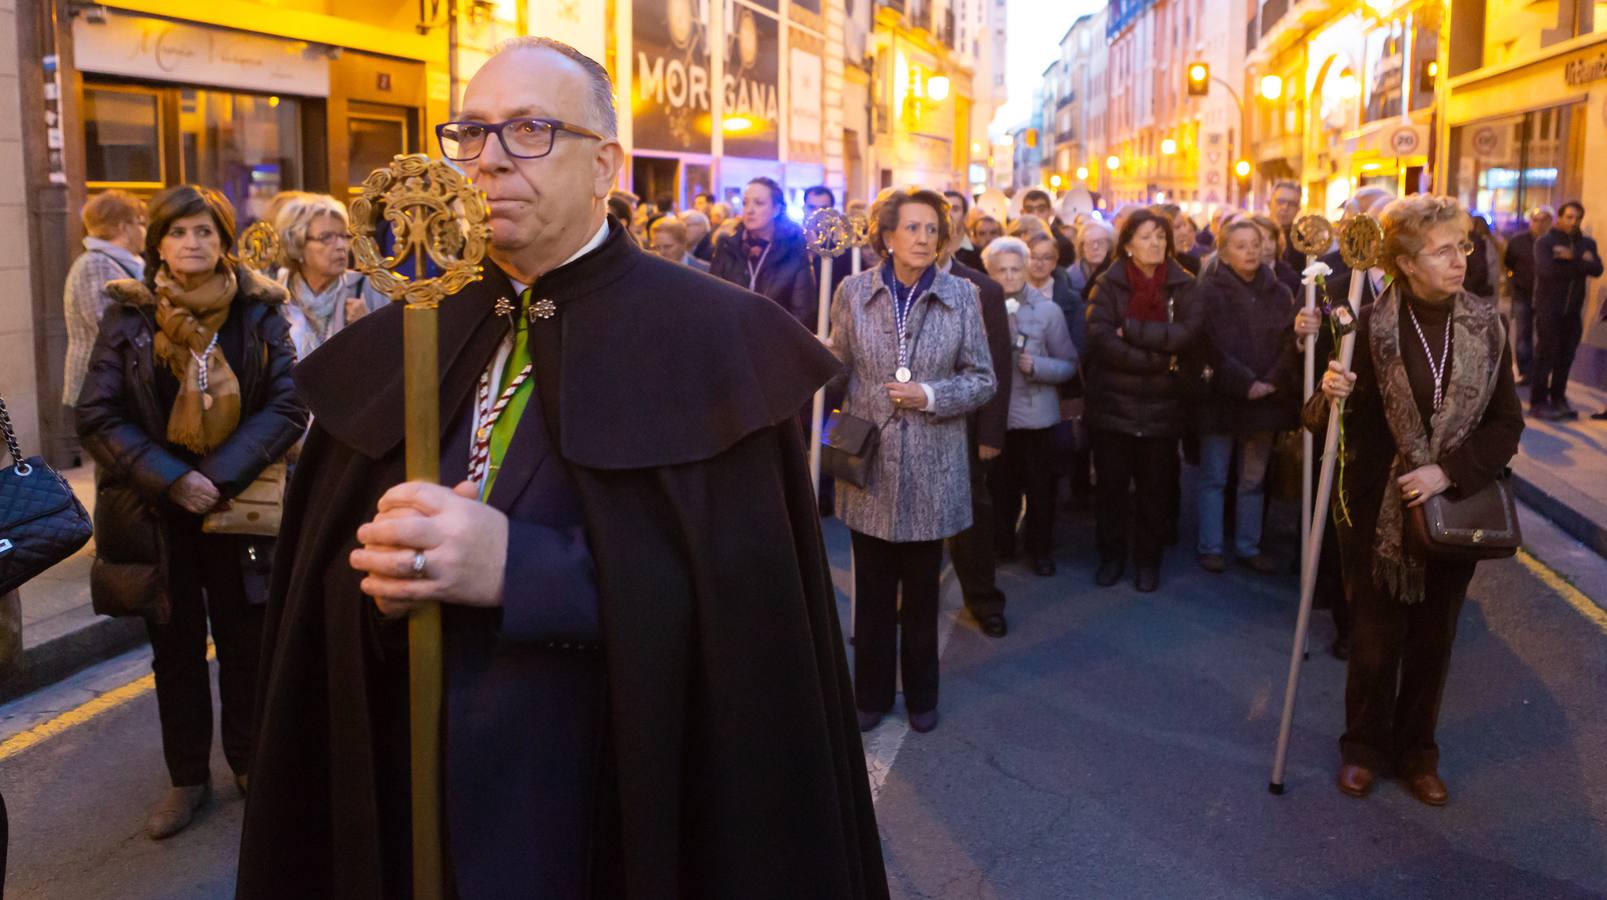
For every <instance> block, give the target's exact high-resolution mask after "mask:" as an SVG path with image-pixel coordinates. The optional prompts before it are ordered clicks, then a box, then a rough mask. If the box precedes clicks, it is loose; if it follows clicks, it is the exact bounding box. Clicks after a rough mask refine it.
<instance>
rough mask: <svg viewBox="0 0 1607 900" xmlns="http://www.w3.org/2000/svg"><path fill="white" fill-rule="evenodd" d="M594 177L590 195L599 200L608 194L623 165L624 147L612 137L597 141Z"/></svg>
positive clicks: (616, 180)
mask: <svg viewBox="0 0 1607 900" xmlns="http://www.w3.org/2000/svg"><path fill="white" fill-rule="evenodd" d="M595 165H596V177H595V178H594V179H593V182H592V196H594V197H596V198H597V199H599V200H601V199H603V198H605V197H607V196H608V192H609V191H611V190H613V189H614V185H615V184H616V183H617V182H618V180H619V170H620V169H621V168H623V167H624V166H625V148H624V147H622V146H620V144H619V141H617V140H614V139H612V138H610V139H608V140H605V141H599V142H598V143H597V156H596V157H595Z"/></svg>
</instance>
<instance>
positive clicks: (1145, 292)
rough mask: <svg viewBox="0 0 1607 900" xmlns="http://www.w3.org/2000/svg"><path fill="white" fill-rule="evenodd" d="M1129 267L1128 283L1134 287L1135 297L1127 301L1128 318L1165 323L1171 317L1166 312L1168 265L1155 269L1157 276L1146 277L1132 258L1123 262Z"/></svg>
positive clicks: (1164, 264)
mask: <svg viewBox="0 0 1607 900" xmlns="http://www.w3.org/2000/svg"><path fill="white" fill-rule="evenodd" d="M1123 264H1124V265H1126V266H1127V283H1128V284H1130V285H1132V288H1133V296H1132V299H1130V300H1128V301H1127V318H1129V319H1137V320H1139V321H1141V322H1165V321H1168V320H1169V319H1170V318H1171V317H1170V316H1168V315H1167V312H1166V263H1164V262H1163V263H1161V264H1160V265H1158V266H1156V267H1155V274H1153V275H1151V276H1149V277H1148V278H1146V277H1144V270H1143V269H1140V268H1139V267H1138V264H1137V263H1135V262H1133V260H1132V258H1131V257H1128V258H1127V259H1126V260H1124V261H1123Z"/></svg>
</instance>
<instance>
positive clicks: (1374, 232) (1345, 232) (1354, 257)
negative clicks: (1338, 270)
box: [1339, 213, 1384, 271]
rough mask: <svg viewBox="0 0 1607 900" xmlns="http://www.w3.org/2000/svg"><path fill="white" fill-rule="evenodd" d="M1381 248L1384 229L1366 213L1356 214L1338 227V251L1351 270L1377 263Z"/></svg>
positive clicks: (1382, 246)
mask: <svg viewBox="0 0 1607 900" xmlns="http://www.w3.org/2000/svg"><path fill="white" fill-rule="evenodd" d="M1383 250H1384V229H1383V227H1382V226H1380V225H1379V224H1378V220H1377V219H1375V218H1373V217H1372V216H1369V215H1367V214H1366V213H1361V214H1358V215H1357V216H1356V217H1355V218H1353V219H1351V220H1350V221H1348V222H1346V223H1345V224H1344V226H1343V227H1341V228H1340V229H1339V252H1340V254H1341V255H1343V256H1344V257H1345V265H1347V266H1350V268H1351V270H1352V271H1360V270H1362V269H1370V268H1372V267H1373V266H1375V265H1377V264H1378V255H1379V254H1380V253H1381V252H1383Z"/></svg>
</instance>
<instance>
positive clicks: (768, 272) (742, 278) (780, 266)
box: [709, 218, 846, 331]
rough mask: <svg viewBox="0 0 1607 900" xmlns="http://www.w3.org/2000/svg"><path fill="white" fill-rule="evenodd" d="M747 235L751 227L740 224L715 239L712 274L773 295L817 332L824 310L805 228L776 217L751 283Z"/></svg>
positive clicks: (757, 291) (762, 293)
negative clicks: (745, 244) (745, 246)
mask: <svg viewBox="0 0 1607 900" xmlns="http://www.w3.org/2000/svg"><path fill="white" fill-rule="evenodd" d="M746 234H747V226H746V225H739V226H737V230H736V231H735V232H733V233H732V234H730V235H727V236H726V237H723V238H720V239H719V240H718V241H716V242H715V244H714V259H712V260H710V261H709V274H710V275H713V276H714V277H716V278H720V279H723V280H725V281H729V282H731V283H732V284H737V285H741V286H742V287H745V288H748V289H749V290H751V291H754V292H755V293H758V294H761V295H763V296H765V297H768V298H770V299H771V300H773V301H775V302H776V303H777V304H779V305H780V306H781V308H782V309H784V310H786V311H787V312H789V313H792V317H793V318H794V319H797V320H798V322H799V324H801V325H803V327H805V328H807V329H809V330H810V331H814V330H815V327H816V325H817V324H818V323H817V322H816V321H815V316H816V315H817V314H818V312H819V309H820V294H819V288H818V287H817V286H816V284H815V273H814V271H813V270H811V269H810V266H809V254H808V252H807V251H806V249H805V247H804V235H803V229H801V228H799V227H798V226H797V225H796V224H794V223H793V221H792V220H791V219H787V218H781V219H777V220H776V227H775V233H774V235H773V237H772V239H771V241H770V251H769V253H768V254H767V255H766V256H765V258H764V264H763V265H761V266H760V267H759V271H758V278H757V279H754V280H753V281H752V282H751V284H750V280H749V278H750V276H749V274H748V258H747V256H745V255H744V254H743V247H742V239H743V237H744V236H745V235H746ZM845 260H846V258H845Z"/></svg>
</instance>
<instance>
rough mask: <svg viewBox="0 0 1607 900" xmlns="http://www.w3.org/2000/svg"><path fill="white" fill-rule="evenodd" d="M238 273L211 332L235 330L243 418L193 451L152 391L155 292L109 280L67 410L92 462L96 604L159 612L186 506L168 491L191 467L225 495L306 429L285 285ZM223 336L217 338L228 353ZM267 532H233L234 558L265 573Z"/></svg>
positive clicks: (233, 363) (164, 607)
mask: <svg viewBox="0 0 1607 900" xmlns="http://www.w3.org/2000/svg"><path fill="white" fill-rule="evenodd" d="M235 274H236V278H237V279H238V283H239V288H238V290H237V292H236V293H235V297H234V302H233V306H232V308H231V309H230V311H229V320H228V321H227V322H226V323H225V324H224V326H223V329H222V330H221V332H220V334H227V333H228V332H229V331H230V330H232V329H237V332H236V333H238V334H240V335H242V336H243V341H242V342H241V344H240V346H241V347H242V349H243V352H242V353H241V354H240V357H241V358H240V359H232V358H231V359H229V365H230V367H231V368H232V369H234V374H235V377H236V378H237V379H238V380H239V382H240V424H239V425H238V426H236V427H235V430H234V433H233V434H231V435H229V437H228V439H227V440H225V441H224V442H223V444H222V445H220V446H218V447H216V448H214V449H213V450H212V451H211V452H209V453H207V454H206V455H205V456H204V457H200V458H196V457H195V456H193V455H192V454H190V453H189V452H188V451H186V450H184V449H183V448H181V447H177V446H174V445H171V444H169V443H168V442H167V439H166V435H167V418H168V412H169V406H170V404H168V403H165V402H164V401H163V399H162V394H161V392H160V391H159V390H158V386H157V377H158V376H157V370H156V366H157V365H158V363H157V362H156V359H155V355H154V353H153V352H152V341H153V340H154V338H155V336H156V306H155V298H154V297H153V296H152V295H151V292H150V291H149V290H148V289H147V288H146V287H145V285H144V284H142V283H140V282H138V281H133V280H122V281H113V282H110V283H109V284H108V285H107V292H108V293H110V294H111V295H112V297H113V298H114V299H115V300H117V301H118V302H117V304H116V305H114V306H112V307H110V308H108V309H107V310H106V315H105V318H104V319H102V321H101V326H100V335H99V336H98V337H97V338H96V340H95V349H94V350H93V351H92V352H91V354H90V358H89V372H88V374H87V375H86V376H85V378H84V388H83V392H82V393H80V394H79V396H78V406H77V407H76V409H77V418H78V437H79V439H80V440H81V441H82V442H83V445H84V449H86V450H88V451H89V453H90V455H92V456H93V457H94V458H95V463H96V472H95V550H96V559H95V563H94V567H93V569H92V571H91V573H90V593H91V597H92V599H93V600H94V602H95V608H96V609H97V610H132V609H144V610H146V615H148V616H151V617H152V618H154V619H156V620H157V621H159V622H160V621H166V619H167V614H168V599H167V590H166V585H167V584H168V583H169V578H170V577H171V568H172V566H173V565H176V564H179V561H178V560H170V559H169V558H168V555H167V552H166V548H167V547H168V546H170V545H171V543H172V542H171V540H170V539H169V538H168V530H169V527H170V523H173V522H175V521H180V517H183V516H191V515H192V514H191V513H188V512H186V511H184V510H183V509H181V508H180V507H179V506H177V505H176V504H174V503H173V501H172V500H171V499H169V498H168V494H167V491H168V488H169V487H170V486H171V485H172V484H173V483H174V482H175V481H178V480H179V479H180V478H182V477H183V476H184V475H185V474H186V473H188V472H190V471H192V470H194V471H198V472H200V473H201V474H202V475H205V476H206V477H207V478H208V479H209V480H211V482H212V483H213V484H214V485H216V486H217V488H218V491H219V493H221V494H222V495H223V498H224V499H229V498H232V497H234V496H236V495H237V494H239V493H240V492H241V491H243V490H245V489H246V487H248V486H249V485H250V484H251V483H252V482H253V481H255V480H256V478H257V476H258V475H260V474H262V470H263V469H265V468H267V467H268V466H269V465H270V464H272V463H273V462H275V461H277V460H279V459H282V458H283V457H284V455H285V452H286V451H288V450H289V449H290V447H291V445H293V444H294V443H295V442H296V441H297V439H299V438H300V437H301V435H302V433H303V432H304V431H305V430H306V428H307V409H306V407H304V406H303V405H302V403H301V401H300V400H299V399H298V398H297V397H296V389H295V386H294V384H293V383H292V382H291V380H290V369H291V367H292V366H294V365H295V362H296V351H295V347H294V345H293V344H292V343H291V341H290V326H289V324H288V323H287V322H286V321H285V317H284V316H283V314H282V313H281V310H280V307H281V306H283V304H284V302H285V298H286V294H285V289H284V288H283V287H281V286H279V285H278V284H275V283H274V282H272V281H269V280H268V279H266V278H263V277H262V276H260V275H257V274H256V273H254V272H252V271H251V270H249V269H247V268H245V267H243V266H242V267H239V268H237V269H236V272H235ZM230 343H231V342H230V341H220V344H222V345H223V346H224V348H225V351H226V352H227V350H228V347H229V344H230ZM271 541H272V539H271V538H269V539H247V538H240V539H239V541H238V542H239V544H240V548H239V549H240V552H241V554H242V563H243V564H244V563H245V562H247V561H249V562H250V563H251V564H252V565H251V566H250V567H248V568H249V569H250V570H252V571H254V570H257V569H263V570H265V569H266V567H267V565H268V564H269V561H270V559H271V556H270V553H269V552H268V551H270V550H271ZM248 574H250V573H249V572H248ZM262 574H263V575H264V576H265V575H266V572H265V571H263V572H262ZM248 587H249V586H248ZM248 593H249V591H248Z"/></svg>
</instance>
